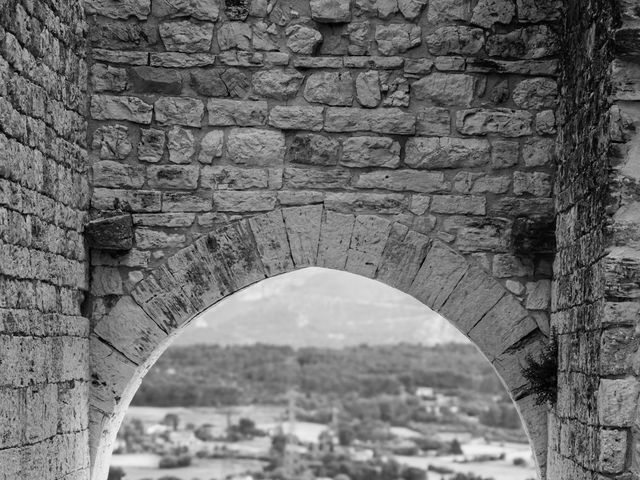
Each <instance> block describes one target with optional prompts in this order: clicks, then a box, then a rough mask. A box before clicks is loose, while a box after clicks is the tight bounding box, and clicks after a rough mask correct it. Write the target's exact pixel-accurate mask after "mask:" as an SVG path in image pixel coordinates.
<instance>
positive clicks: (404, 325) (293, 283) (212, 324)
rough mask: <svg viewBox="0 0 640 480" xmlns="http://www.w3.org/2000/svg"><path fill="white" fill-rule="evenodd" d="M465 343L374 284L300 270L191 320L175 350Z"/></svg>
mask: <svg viewBox="0 0 640 480" xmlns="http://www.w3.org/2000/svg"><path fill="white" fill-rule="evenodd" d="M402 342H408V343H419V344H423V345H437V344H444V343H465V342H467V339H466V338H465V337H464V336H463V335H462V334H461V333H460V332H458V330H456V329H455V328H454V327H453V326H452V325H451V324H449V322H447V321H446V320H445V319H443V318H442V317H440V316H439V315H437V314H436V313H435V312H433V311H432V310H430V309H429V308H427V307H425V306H424V305H423V304H421V303H420V302H418V301H417V300H416V299H414V298H413V297H411V296H409V295H406V294H404V293H402V292H400V291H398V290H396V289H394V288H391V287H388V286H387V285H384V284H382V283H379V282H376V281H374V280H370V279H367V278H364V277H360V276H357V275H352V274H348V273H344V272H337V271H334V270H327V269H320V268H307V269H304V270H299V271H296V272H293V273H290V274H286V275H281V276H278V277H275V278H271V279H268V280H265V281H263V282H260V283H259V284H257V285H254V286H252V287H249V288H247V289H245V290H243V291H241V292H239V293H237V294H235V295H233V296H231V297H230V298H228V299H226V300H224V301H222V302H220V303H219V304H218V305H216V306H215V307H214V308H212V309H210V310H209V311H208V312H205V314H203V315H202V316H201V317H199V318H197V319H196V320H194V322H193V324H192V325H191V326H190V327H189V328H187V329H185V331H184V333H182V334H181V335H180V336H179V337H178V338H177V339H176V341H175V344H176V345H191V344H195V343H200V344H221V345H246V344H255V343H266V344H272V345H290V346H293V347H327V348H341V347H345V346H353V345H359V344H363V343H366V344H369V345H379V344H395V343H402Z"/></svg>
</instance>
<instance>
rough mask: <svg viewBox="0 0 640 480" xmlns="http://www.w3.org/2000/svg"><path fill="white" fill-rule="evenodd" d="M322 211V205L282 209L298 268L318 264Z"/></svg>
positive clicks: (294, 261)
mask: <svg viewBox="0 0 640 480" xmlns="http://www.w3.org/2000/svg"><path fill="white" fill-rule="evenodd" d="M322 211H323V207H322V205H309V206H305V207H289V208H284V209H282V215H283V217H284V223H285V225H286V228H287V236H288V237H289V245H290V248H291V256H292V258H293V263H294V264H295V266H296V268H300V267H305V266H313V265H315V264H316V259H317V254H318V243H319V241H320V225H321V221H322Z"/></svg>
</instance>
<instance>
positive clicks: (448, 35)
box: [426, 25, 484, 56]
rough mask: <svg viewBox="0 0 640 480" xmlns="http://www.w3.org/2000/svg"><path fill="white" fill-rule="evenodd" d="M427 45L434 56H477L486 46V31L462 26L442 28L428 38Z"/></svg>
mask: <svg viewBox="0 0 640 480" xmlns="http://www.w3.org/2000/svg"><path fill="white" fill-rule="evenodd" d="M426 43H427V48H428V49H429V52H430V53H431V54H432V55H437V56H443V55H475V54H477V53H478V52H479V51H480V50H482V47H483V46H484V31H483V30H482V29H481V28H472V27H465V26H461V25H454V26H447V27H440V28H438V29H436V30H435V31H434V32H433V33H432V34H431V35H429V36H427V38H426Z"/></svg>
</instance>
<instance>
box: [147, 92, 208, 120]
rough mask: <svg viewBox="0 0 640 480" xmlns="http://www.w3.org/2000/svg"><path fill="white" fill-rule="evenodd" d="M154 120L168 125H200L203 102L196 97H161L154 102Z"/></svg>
mask: <svg viewBox="0 0 640 480" xmlns="http://www.w3.org/2000/svg"><path fill="white" fill-rule="evenodd" d="M154 110H155V112H156V120H157V121H158V122H160V123H164V124H169V125H184V126H185V127H200V126H201V125H202V116H203V114H204V103H202V100H198V99H197V98H189V97H162V98H160V99H158V100H157V101H156V103H155V104H154Z"/></svg>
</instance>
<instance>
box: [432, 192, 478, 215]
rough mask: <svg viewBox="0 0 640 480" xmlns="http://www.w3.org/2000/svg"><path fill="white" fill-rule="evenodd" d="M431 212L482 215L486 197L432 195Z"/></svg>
mask: <svg viewBox="0 0 640 480" xmlns="http://www.w3.org/2000/svg"><path fill="white" fill-rule="evenodd" d="M431 212H433V213H445V214H449V215H461V214H462V215H484V214H485V213H486V198H485V197H480V196H477V195H434V196H433V197H431Z"/></svg>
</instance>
